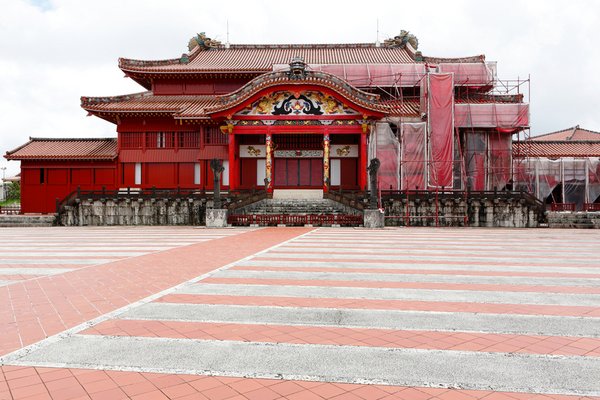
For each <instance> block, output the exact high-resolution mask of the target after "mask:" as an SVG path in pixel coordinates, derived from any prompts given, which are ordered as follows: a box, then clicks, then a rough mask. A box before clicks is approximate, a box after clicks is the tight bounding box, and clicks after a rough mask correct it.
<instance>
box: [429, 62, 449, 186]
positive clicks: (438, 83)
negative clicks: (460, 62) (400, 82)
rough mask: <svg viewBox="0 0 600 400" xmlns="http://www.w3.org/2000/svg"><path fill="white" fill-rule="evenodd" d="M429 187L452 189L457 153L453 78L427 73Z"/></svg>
mask: <svg viewBox="0 0 600 400" xmlns="http://www.w3.org/2000/svg"><path fill="white" fill-rule="evenodd" d="M427 80H428V91H427V96H428V97H427V99H428V102H427V103H428V112H427V114H428V117H427V121H428V131H429V133H428V138H429V174H428V177H429V179H428V183H429V187H433V188H436V187H437V188H442V187H446V188H452V183H453V179H452V165H453V156H454V138H453V134H454V80H453V76H452V74H428V75H427Z"/></svg>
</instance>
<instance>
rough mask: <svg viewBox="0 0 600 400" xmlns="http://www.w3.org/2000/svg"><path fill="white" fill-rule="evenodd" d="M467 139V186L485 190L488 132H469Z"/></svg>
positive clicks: (471, 188)
mask: <svg viewBox="0 0 600 400" xmlns="http://www.w3.org/2000/svg"><path fill="white" fill-rule="evenodd" d="M465 139H466V140H465V141H466V145H465V155H466V160H465V164H466V167H467V188H468V189H470V190H485V172H486V165H487V146H486V139H487V132H484V131H473V132H469V133H468V134H467V135H466V138H465Z"/></svg>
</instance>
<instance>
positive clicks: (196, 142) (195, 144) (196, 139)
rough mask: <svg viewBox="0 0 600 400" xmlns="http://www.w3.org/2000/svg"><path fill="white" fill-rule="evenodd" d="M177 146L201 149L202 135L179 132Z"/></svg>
mask: <svg viewBox="0 0 600 400" xmlns="http://www.w3.org/2000/svg"><path fill="white" fill-rule="evenodd" d="M177 144H178V146H179V147H180V148H184V149H185V148H187V149H197V148H199V147H200V133H199V132H177Z"/></svg>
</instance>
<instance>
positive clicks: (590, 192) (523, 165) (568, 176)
mask: <svg viewBox="0 0 600 400" xmlns="http://www.w3.org/2000/svg"><path fill="white" fill-rule="evenodd" d="M515 179H516V182H517V185H518V186H519V187H522V188H523V189H525V190H528V191H530V192H531V193H533V194H535V196H536V197H538V198H539V199H542V200H544V199H547V200H548V201H550V202H554V203H572V204H575V206H576V209H578V210H581V209H582V208H583V203H594V202H595V201H596V200H598V197H599V196H600V159H599V158H597V157H588V158H562V159H558V160H551V159H548V158H544V157H539V158H538V157H532V158H527V159H523V160H518V161H515Z"/></svg>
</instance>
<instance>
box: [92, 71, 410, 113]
mask: <svg viewBox="0 0 600 400" xmlns="http://www.w3.org/2000/svg"><path fill="white" fill-rule="evenodd" d="M311 74H313V75H319V76H321V75H323V76H325V75H328V78H331V79H329V80H332V82H330V83H332V84H333V83H336V82H337V84H336V85H334V86H335V87H334V90H336V89H337V91H338V92H341V93H342V94H344V95H345V96H346V97H349V98H350V99H352V100H353V101H355V102H356V103H357V104H359V105H361V106H363V107H366V108H368V109H373V110H376V111H379V112H385V113H388V114H390V115H417V114H418V109H419V102H418V99H417V100H414V99H411V100H406V101H400V100H395V101H387V102H386V101H383V102H379V101H376V100H377V98H378V96H377V95H372V94H369V93H366V92H362V91H359V90H358V89H356V88H353V87H351V86H350V85H348V84H346V83H345V82H343V81H341V80H340V79H339V78H337V77H335V76H333V75H329V74H325V73H322V72H311ZM275 75H276V76H275ZM283 75H285V74H284V73H270V74H265V75H261V76H260V77H259V78H256V79H255V80H254V81H252V82H251V83H250V84H248V85H247V86H245V87H244V88H242V89H240V90H239V91H236V92H234V93H231V94H229V95H224V96H210V95H168V96H164V95H161V96H155V95H153V94H152V92H149V91H148V92H142V93H135V94H130V95H123V96H112V97H82V98H81V107H82V108H83V109H85V110H86V111H88V112H90V113H92V114H98V115H99V116H106V115H117V114H133V113H138V114H169V115H173V116H174V117H175V118H178V119H188V118H189V119H203V118H209V117H208V114H207V111H208V112H214V111H215V110H220V109H222V108H223V107H233V106H235V105H236V104H239V103H240V102H243V101H244V100H245V99H247V98H248V97H249V96H251V95H252V94H254V93H256V92H257V91H259V90H262V89H264V88H265V87H268V85H270V84H282V83H286V82H287V83H294V82H295V83H302V84H315V83H317V84H321V85H325V83H327V82H325V80H323V79H321V78H322V77H321V78H319V79H320V80H311V81H306V80H303V81H289V80H287V79H284V78H283V77H282V76H283ZM273 76H275V78H277V79H275V80H273V79H270V77H271V78H272V77H273ZM326 80H327V79H326ZM263 81H264V82H263ZM246 92H247V93H246Z"/></svg>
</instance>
